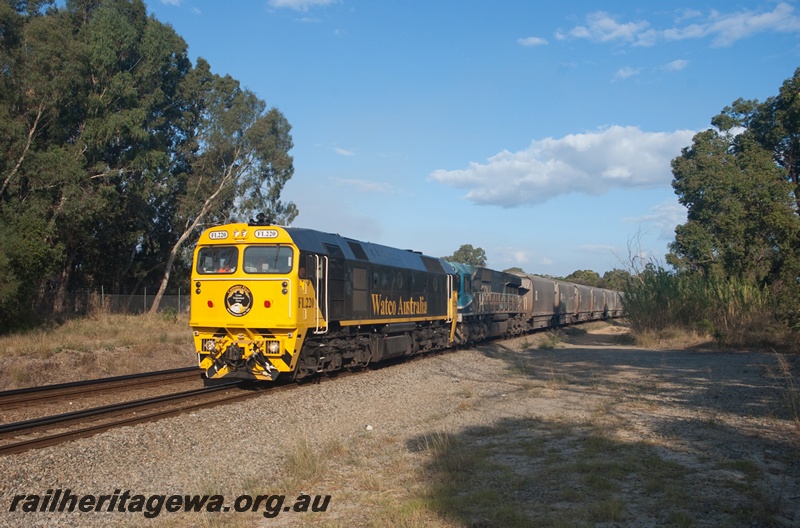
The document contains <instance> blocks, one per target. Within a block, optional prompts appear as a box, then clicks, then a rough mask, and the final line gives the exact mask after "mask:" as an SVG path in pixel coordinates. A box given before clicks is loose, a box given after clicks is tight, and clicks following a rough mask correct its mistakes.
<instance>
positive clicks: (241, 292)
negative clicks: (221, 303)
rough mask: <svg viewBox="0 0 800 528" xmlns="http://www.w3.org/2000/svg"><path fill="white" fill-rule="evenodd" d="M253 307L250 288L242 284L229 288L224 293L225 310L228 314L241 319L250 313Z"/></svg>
mask: <svg viewBox="0 0 800 528" xmlns="http://www.w3.org/2000/svg"><path fill="white" fill-rule="evenodd" d="M252 307H253V294H252V292H250V288H248V287H247V286H244V285H242V284H237V285H236V286H231V287H230V288H229V289H228V291H227V293H225V309H227V310H228V313H229V314H231V315H233V316H235V317H241V316H243V315H245V314H246V313H247V312H249V311H250V308H252Z"/></svg>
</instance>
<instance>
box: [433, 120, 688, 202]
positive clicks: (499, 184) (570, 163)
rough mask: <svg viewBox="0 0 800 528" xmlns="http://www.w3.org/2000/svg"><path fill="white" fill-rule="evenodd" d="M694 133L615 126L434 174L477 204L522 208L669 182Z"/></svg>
mask: <svg viewBox="0 0 800 528" xmlns="http://www.w3.org/2000/svg"><path fill="white" fill-rule="evenodd" d="M694 134H695V132H693V131H691V130H677V131H675V132H643V131H641V130H640V129H639V128H638V127H621V126H612V127H609V128H607V129H604V130H601V131H599V132H590V133H585V134H570V135H568V136H565V137H563V138H560V139H553V138H547V139H543V140H539V141H533V142H531V146H530V147H529V148H527V149H526V150H522V151H519V152H509V151H507V150H504V151H502V152H500V153H498V154H496V155H494V156H492V157H491V158H489V159H488V160H487V162H486V163H475V162H471V163H470V164H469V167H468V168H466V169H461V170H444V169H440V170H436V171H434V172H433V173H431V176H430V177H431V179H433V180H435V181H438V182H439V183H442V184H444V185H448V186H450V187H456V188H461V189H467V194H466V196H465V197H466V198H467V199H468V200H470V201H472V202H474V203H476V204H483V205H499V206H501V207H517V206H521V205H530V204H536V203H542V202H545V201H547V200H550V199H551V198H554V197H556V196H560V195H564V194H568V193H585V194H590V195H600V194H603V193H605V192H607V191H608V190H609V189H612V188H656V187H666V186H668V185H669V183H670V182H671V181H672V172H671V168H670V162H671V161H672V159H673V158H675V157H677V156H678V155H680V152H681V148H683V147H685V146H688V145H690V144H691V141H692V137H693V136H694Z"/></svg>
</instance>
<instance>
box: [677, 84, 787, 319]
mask: <svg viewBox="0 0 800 528" xmlns="http://www.w3.org/2000/svg"><path fill="white" fill-rule="evenodd" d="M798 90H800V69H798V70H797V71H796V72H795V73H794V76H793V77H792V78H790V79H788V80H787V81H786V82H785V83H784V84H783V86H782V87H781V89H780V93H779V94H778V96H776V97H771V98H769V99H767V100H766V101H765V102H763V103H759V102H758V101H745V100H741V99H740V100H738V101H735V102H734V103H733V104H732V105H731V106H730V107H726V108H725V109H724V110H723V112H722V113H721V114H720V115H718V116H716V117H714V118H713V119H712V121H711V122H712V125H714V127H715V128H714V129H709V130H706V131H704V132H701V133H699V134H697V135H696V136H695V137H694V139H693V142H692V146H691V147H687V148H685V149H684V150H683V152H682V153H681V156H679V157H678V158H676V159H674V160H673V162H672V168H673V175H674V180H673V188H674V189H675V192H676V194H677V195H678V199H679V201H680V203H682V204H683V205H685V206H686V208H687V210H688V215H687V222H686V223H685V224H683V225H679V226H678V227H677V228H676V229H675V241H674V242H672V243H671V244H670V250H671V253H670V254H669V255H667V262H668V263H670V264H671V265H673V266H674V267H675V268H676V269H677V270H678V271H679V272H681V273H684V274H688V275H692V276H694V275H697V276H701V277H705V278H706V279H707V280H708V281H709V284H708V287H709V288H714V287H715V285H719V284H740V285H741V284H747V285H749V286H750V287H753V288H757V289H758V290H759V291H769V292H770V295H771V298H772V301H773V303H774V310H775V312H774V313H775V314H777V315H778V316H779V317H780V318H781V319H783V320H785V321H787V322H788V323H789V324H790V325H798V324H800V309H799V307H800V279H798V278H799V277H800V98H798V97H797V94H798ZM731 293H733V294H735V292H731Z"/></svg>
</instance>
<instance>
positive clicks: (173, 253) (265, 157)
mask: <svg viewBox="0 0 800 528" xmlns="http://www.w3.org/2000/svg"><path fill="white" fill-rule="evenodd" d="M185 89H186V90H187V91H189V92H190V93H191V94H192V96H191V99H192V100H194V101H195V102H196V104H197V108H199V112H198V113H199V120H198V123H197V127H196V129H195V130H194V132H193V136H192V141H191V142H189V143H187V145H189V146H190V150H191V151H190V152H187V153H185V159H186V166H185V171H184V172H183V173H182V174H181V175H180V178H181V181H182V183H181V190H182V192H181V194H180V195H179V197H178V204H177V210H176V214H175V217H174V220H173V228H174V233H175V234H176V240H175V242H174V244H173V245H172V247H171V248H170V251H169V255H168V257H167V260H166V266H165V268H166V269H165V272H164V277H163V279H162V281H161V286H160V288H159V290H158V293H157V294H156V297H155V299H154V302H153V305H152V307H151V311H152V312H155V311H156V310H157V309H158V306H159V303H160V300H161V297H162V296H163V294H164V292H165V291H166V288H167V284H168V282H169V278H170V273H171V270H172V266H173V264H174V262H175V259H176V258H177V256H178V253H179V251H180V250H181V248H182V247H183V245H184V244H185V243H186V242H187V241H188V240H189V239H190V238H192V237H196V236H197V235H198V234H199V232H198V231H199V230H201V228H202V227H203V226H206V225H214V224H218V223H223V222H227V221H232V220H246V219H248V218H249V217H251V216H255V215H256V214H257V213H264V214H266V215H267V216H268V217H270V218H271V219H272V221H273V222H274V223H280V224H289V223H291V222H292V220H294V218H295V217H296V216H297V208H296V206H295V205H294V204H293V203H291V202H288V203H285V202H283V201H281V199H280V195H281V191H282V190H283V187H284V185H285V184H286V182H287V181H288V180H289V179H290V178H291V177H292V174H293V173H294V165H293V159H292V157H291V156H290V155H289V150H290V149H291V148H292V137H291V134H290V132H291V126H290V125H289V122H288V121H287V120H286V118H285V117H284V116H283V114H282V113H281V112H280V111H278V110H277V109H275V108H270V109H267V108H266V104H265V103H264V101H262V100H260V99H259V98H258V97H256V95H255V94H253V93H252V92H251V91H249V90H246V89H243V88H241V86H240V85H239V82H238V81H236V80H235V79H233V78H231V77H230V76H219V75H215V74H212V73H211V71H210V67H209V65H208V63H207V62H206V61H204V60H203V59H198V61H197V64H196V66H195V68H194V70H193V71H192V72H191V74H190V75H188V76H187V79H186V83H185Z"/></svg>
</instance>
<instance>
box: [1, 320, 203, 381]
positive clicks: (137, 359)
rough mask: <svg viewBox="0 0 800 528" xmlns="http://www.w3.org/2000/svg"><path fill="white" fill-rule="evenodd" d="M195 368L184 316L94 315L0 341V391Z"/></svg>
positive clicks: (191, 345) (190, 339)
mask: <svg viewBox="0 0 800 528" xmlns="http://www.w3.org/2000/svg"><path fill="white" fill-rule="evenodd" d="M195 363H196V356H195V354H194V345H193V344H192V335H191V332H190V330H189V324H188V316H186V315H183V316H177V317H176V316H175V315H174V314H172V315H167V316H165V315H153V316H151V315H119V314H105V313H98V314H95V315H93V316H91V317H86V318H81V319H73V320H69V321H67V322H65V323H64V324H62V325H59V326H52V327H48V328H43V329H37V330H33V331H29V332H24V333H17V334H11V335H6V336H2V337H0V390H8V389H15V388H20V387H29V386H36V385H47V384H51V383H63V382H68V381H78V380H81V379H90V378H97V377H104V376H116V375H123V374H131V373H135V372H147V371H152V370H159V369H167V368H177V367H186V366H191V365H194V364H195Z"/></svg>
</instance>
